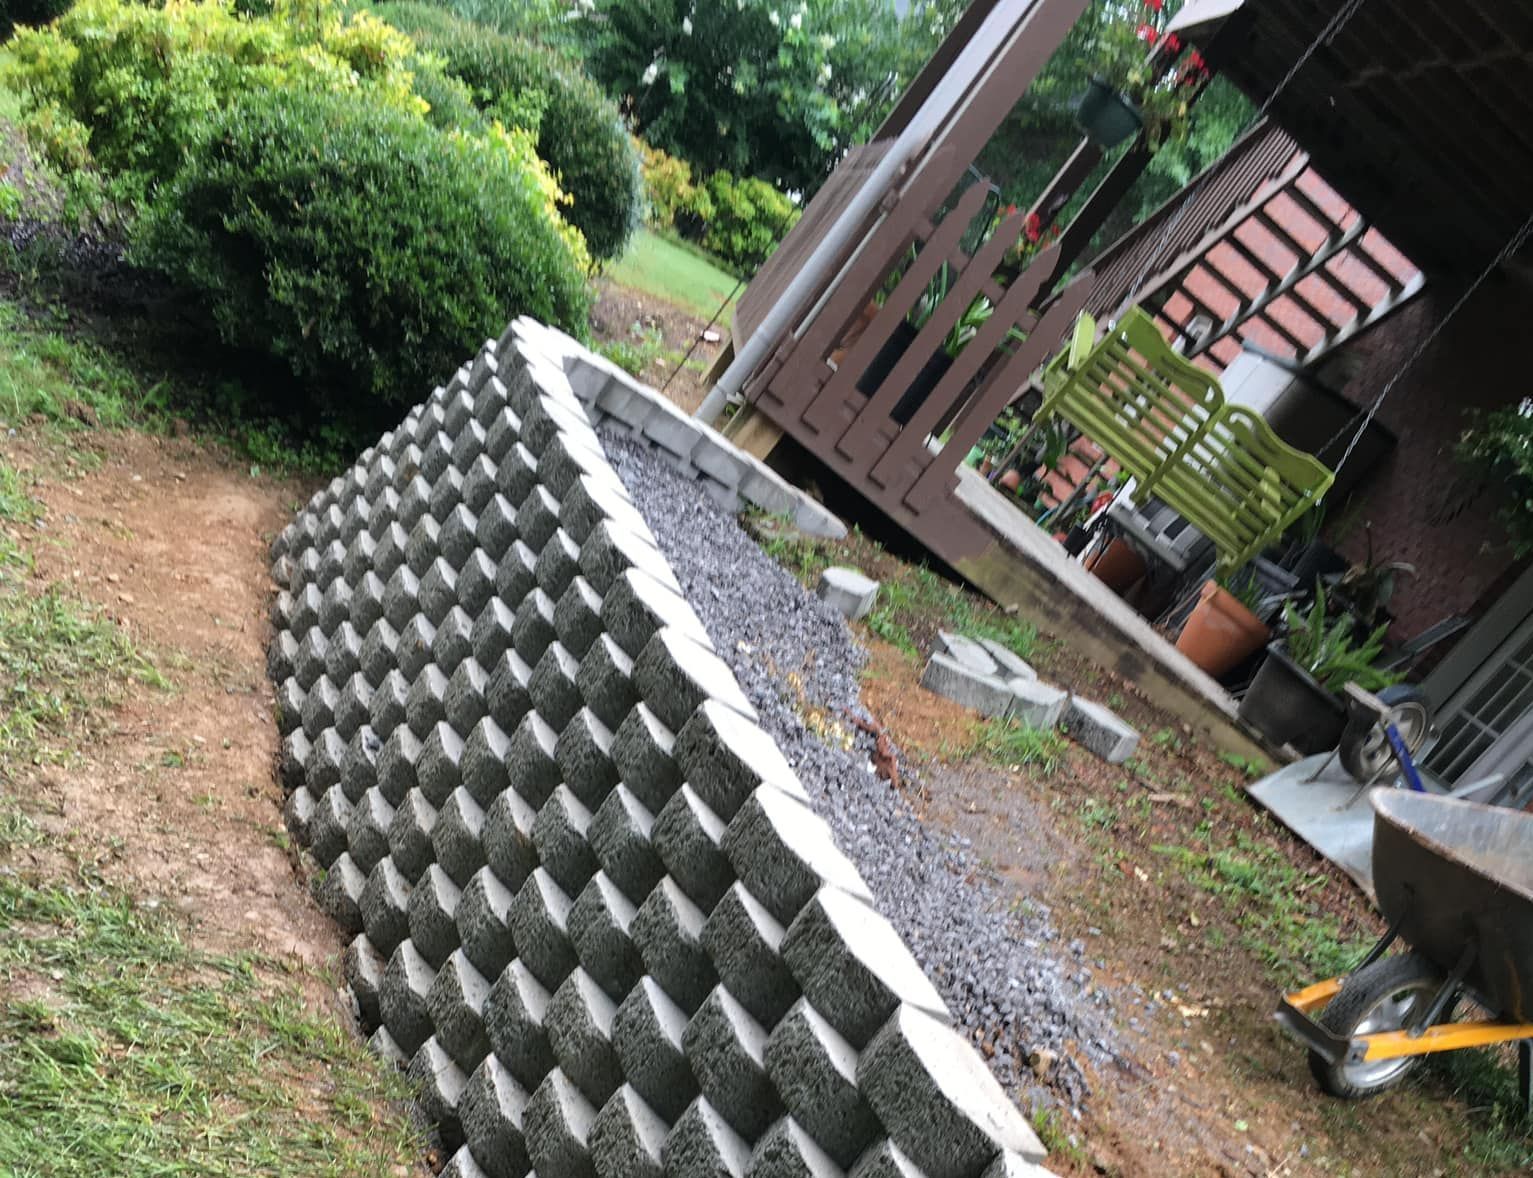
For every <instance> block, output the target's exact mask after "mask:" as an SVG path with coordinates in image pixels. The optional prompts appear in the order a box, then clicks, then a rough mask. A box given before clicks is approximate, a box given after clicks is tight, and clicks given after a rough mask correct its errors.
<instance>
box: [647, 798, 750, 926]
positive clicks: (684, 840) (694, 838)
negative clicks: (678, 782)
mask: <svg viewBox="0 0 1533 1178" xmlns="http://www.w3.org/2000/svg"><path fill="white" fill-rule="evenodd" d="M725 829H726V827H725V823H724V820H723V819H722V818H720V817H719V816H718V815H717V814H715V813H714V812H713V811H712V810H711V809H709V807H708V804H707V803H706V802H704V801H703V800H702V799H701V798H700V797H698V796H697V794H696V792H695V791H694V790H693V789H692V787H691V786H689V785H683V786H682V787H681V788H680V789H678V790H677V791H676V792H675V793H674V794H672V795H671V798H670V800H669V801H667V802H666V804H665V805H664V806H662V807H661V808H660V812H659V813H658V814H656V815H655V824H654V826H653V827H651V828H650V840H651V841H652V842H653V843H654V847H655V853H656V854H657V855H659V856H660V862H661V863H663V864H664V865H665V869H666V871H668V872H669V873H670V875H671V878H672V879H674V880H675V881H676V883H677V884H679V885H680V887H681V890H682V891H683V892H685V893H686V894H687V895H688V896H689V897H692V898H694V900H695V901H696V903H698V904H700V905H702V906H703V908H704V910H706V911H711V910H712V908H713V906H714V904H716V903H717V902H718V900H719V897H721V896H722V895H723V894H724V893H725V892H726V891H728V890H729V886H730V884H732V883H733V882H734V880H735V872H734V868H733V867H731V865H730V862H729V859H728V857H727V856H726V855H725V854H724V849H723V845H722V844H723V841H724V831H725Z"/></svg>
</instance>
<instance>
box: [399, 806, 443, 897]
mask: <svg viewBox="0 0 1533 1178" xmlns="http://www.w3.org/2000/svg"><path fill="white" fill-rule="evenodd" d="M435 825H436V807H435V806H433V805H432V804H431V803H430V802H428V801H427V800H426V799H425V797H424V796H422V794H421V791H420V790H418V789H412V790H411V791H410V792H409V793H407V794H406V795H405V796H404V798H403V799H402V800H401V801H400V803H399V805H397V806H395V807H394V821H393V822H391V823H390V824H389V858H390V859H392V860H393V861H394V866H395V867H397V868H399V873H400V874H401V875H403V876H404V877H405V878H406V879H408V880H409V881H410V882H411V883H414V882H416V881H417V880H419V879H420V878H421V876H422V875H423V874H424V873H425V871H426V868H427V867H429V866H430V865H431V862H432V859H433V857H434V856H435V855H436V849H435V848H434V847H432V845H431V830H432V827H434V826H435Z"/></svg>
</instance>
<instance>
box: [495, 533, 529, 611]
mask: <svg viewBox="0 0 1533 1178" xmlns="http://www.w3.org/2000/svg"><path fill="white" fill-rule="evenodd" d="M537 563H538V554H537V553H536V552H534V551H533V550H532V549H531V548H528V547H527V545H525V544H523V543H522V542H521V541H520V540H518V541H517V542H516V543H515V544H513V545H511V548H510V551H508V552H507V553H506V554H505V555H504V556H502V557H501V558H500V563H499V564H498V565H497V566H496V568H495V592H497V593H498V594H500V597H501V599H502V600H503V601H507V602H511V603H513V604H520V603H521V601H522V600H523V599H524V598H525V597H526V596H527V594H529V593H531V592H532V591H533V590H534V589H536V588H537V585H538V575H537V571H536V569H537Z"/></svg>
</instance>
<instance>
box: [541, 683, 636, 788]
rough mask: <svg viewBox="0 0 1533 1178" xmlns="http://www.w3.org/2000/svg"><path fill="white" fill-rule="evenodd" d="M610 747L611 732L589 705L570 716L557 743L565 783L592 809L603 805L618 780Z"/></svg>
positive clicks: (556, 749)
mask: <svg viewBox="0 0 1533 1178" xmlns="http://www.w3.org/2000/svg"><path fill="white" fill-rule="evenodd" d="M539 710H540V711H541V710H542V709H539ZM611 750H612V733H611V731H610V730H608V728H607V726H606V725H605V724H603V723H602V722H601V721H600V720H599V719H597V718H596V716H595V715H594V714H593V713H592V712H591V711H590V709H588V708H581V709H580V710H579V711H578V712H577V713H576V714H575V715H574V716H573V717H572V718H571V719H570V721H569V723H567V724H566V725H565V726H564V730H563V731H562V732H560V733H559V739H558V742H557V743H556V744H555V746H554V759H555V760H556V761H557V762H558V764H559V771H560V773H561V774H562V775H563V778H564V781H565V784H567V785H568V786H569V788H570V791H571V792H572V793H574V795H575V796H576V797H577V798H579V799H580V800H581V801H582V802H583V803H585V805H586V806H587V807H588V808H590V809H595V808H596V807H598V806H600V805H601V804H602V802H604V801H605V800H606V798H607V795H608V794H609V793H610V792H611V791H612V788H613V786H615V785H616V784H617V783H618V770H617V766H616V765H615V764H614V763H613V761H612V755H611Z"/></svg>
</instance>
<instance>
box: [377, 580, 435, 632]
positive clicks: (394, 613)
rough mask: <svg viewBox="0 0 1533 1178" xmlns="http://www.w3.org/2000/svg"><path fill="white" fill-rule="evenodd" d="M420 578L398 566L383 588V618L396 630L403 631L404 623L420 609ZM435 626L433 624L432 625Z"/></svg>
mask: <svg viewBox="0 0 1533 1178" xmlns="http://www.w3.org/2000/svg"><path fill="white" fill-rule="evenodd" d="M420 592H421V584H420V578H419V577H417V576H416V575H415V573H414V572H413V571H412V570H411V569H410V568H409V566H407V565H400V566H399V567H398V568H397V569H395V570H394V574H393V576H391V577H390V578H389V579H388V582H387V583H386V584H385V585H384V586H383V616H384V618H385V619H386V620H387V621H388V624H389V625H391V626H393V627H394V629H396V630H402V629H404V626H405V623H406V622H408V621H409V620H410V619H411V618H413V617H414V616H415V615H416V614H417V613H418V612H419V611H420V608H421V604H420ZM432 624H433V625H435V623H432Z"/></svg>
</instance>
